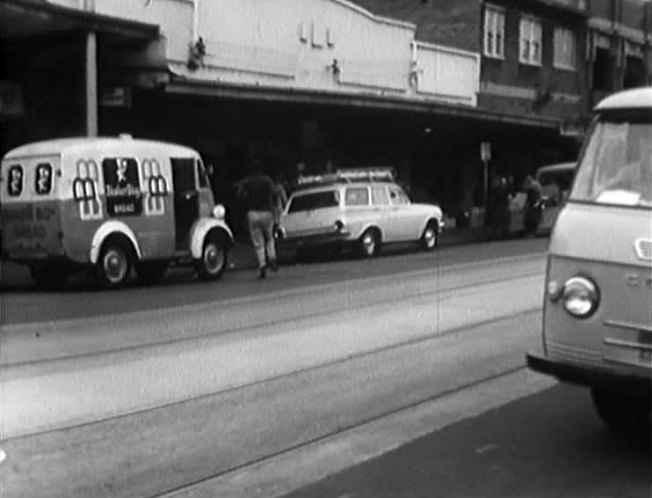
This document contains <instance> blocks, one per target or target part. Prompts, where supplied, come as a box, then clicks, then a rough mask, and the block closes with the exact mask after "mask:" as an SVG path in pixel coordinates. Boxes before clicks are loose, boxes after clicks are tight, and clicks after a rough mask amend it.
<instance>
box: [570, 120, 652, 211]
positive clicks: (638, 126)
mask: <svg viewBox="0 0 652 498" xmlns="http://www.w3.org/2000/svg"><path fill="white" fill-rule="evenodd" d="M571 199H572V200H576V201H582V202H591V203H597V204H615V205H619V206H635V207H648V208H650V207H652V116H651V115H650V112H649V111H641V112H632V111H628V112H621V113H613V114H612V115H610V114H604V115H602V116H601V118H600V119H599V120H598V121H597V123H596V124H595V126H594V127H593V130H592V133H591V136H590V138H589V141H588V144H587V147H586V150H585V152H584V156H583V158H582V160H581V163H580V166H579V170H578V173H577V179H576V180H575V184H574V186H573V191H572V192H571Z"/></svg>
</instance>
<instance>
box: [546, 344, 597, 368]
mask: <svg viewBox="0 0 652 498" xmlns="http://www.w3.org/2000/svg"><path fill="white" fill-rule="evenodd" d="M546 349H547V353H548V356H549V357H551V358H557V359H565V360H572V361H576V362H581V363H590V364H593V365H599V364H601V363H602V356H601V354H600V353H599V352H597V351H591V350H587V349H583V348H578V347H576V346H570V345H568V344H562V343H560V342H555V341H548V342H546Z"/></svg>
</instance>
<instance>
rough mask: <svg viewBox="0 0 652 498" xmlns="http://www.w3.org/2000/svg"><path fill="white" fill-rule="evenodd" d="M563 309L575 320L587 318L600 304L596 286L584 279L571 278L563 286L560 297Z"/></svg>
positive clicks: (578, 277)
mask: <svg viewBox="0 0 652 498" xmlns="http://www.w3.org/2000/svg"><path fill="white" fill-rule="evenodd" d="M561 299H562V302H563V304H564V309H565V310H566V312H567V313H568V314H569V315H571V316H574V317H575V318H588V317H590V316H591V315H592V314H593V313H595V310H596V309H598V304H599V303H600V292H599V290H598V286H597V285H596V284H595V282H593V281H592V280H590V279H589V278H586V277H580V276H576V277H572V278H569V279H568V280H567V281H566V283H565V284H564V288H563V290H562V295H561Z"/></svg>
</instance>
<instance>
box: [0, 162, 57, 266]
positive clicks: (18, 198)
mask: <svg viewBox="0 0 652 498" xmlns="http://www.w3.org/2000/svg"><path fill="white" fill-rule="evenodd" d="M60 168H61V158H60V156H58V155H51V156H30V157H20V158H10V159H5V160H4V161H3V163H2V167H1V173H0V204H1V206H2V211H1V215H0V219H1V220H2V248H3V252H4V253H6V254H9V256H10V257H12V258H13V259H16V260H20V259H22V258H29V259H34V258H46V257H49V256H58V255H63V243H62V242H63V241H62V233H61V212H60V210H61V200H60V198H59V189H60V185H59V182H60V176H59V171H60Z"/></svg>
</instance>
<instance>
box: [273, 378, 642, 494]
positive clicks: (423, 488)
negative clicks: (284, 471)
mask: <svg viewBox="0 0 652 498" xmlns="http://www.w3.org/2000/svg"><path fill="white" fill-rule="evenodd" d="M651 495H652V451H651V441H650V438H649V437H647V438H646V437H645V435H641V437H640V439H635V438H626V437H618V436H615V435H614V434H612V433H610V432H609V431H607V430H606V428H605V427H604V425H603V424H602V423H601V421H600V420H598V418H597V416H596V415H595V413H594V411H593V407H592V405H591V402H590V400H589V396H588V394H587V390H586V389H583V388H579V387H574V386H567V385H558V386H556V387H553V388H550V389H546V390H545V391H543V392H541V393H539V394H535V395H531V396H527V397H524V398H522V399H519V400H518V401H514V402H511V403H509V404H507V405H505V406H502V407H500V408H497V409H494V410H491V411H489V412H487V413H485V414H483V415H480V416H477V417H471V418H468V419H466V420H463V421H461V422H458V423H455V424H452V425H450V426H448V427H446V428H444V429H442V430H440V431H437V432H433V433H431V434H428V435H426V436H423V437H421V438H419V439H418V440H415V441H414V442H411V443H409V444H406V445H404V446H402V447H400V448H398V449H396V450H393V451H391V452H389V453H386V454H384V455H382V456H380V457H377V458H375V459H373V460H370V461H368V462H365V463H363V464H360V465H357V466H355V467H352V468H350V469H347V470H344V471H342V472H340V473H338V474H335V475H333V476H330V477H328V478H325V479H324V480H323V481H321V482H319V483H317V484H313V485H311V486H306V487H304V488H302V489H300V490H298V491H295V492H294V493H290V494H288V495H286V497H285V498H345V497H346V498H366V497H368V498H408V497H409V498H431V497H437V498H460V497H469V498H470V497H474V498H475V497H477V498H499V497H500V498H512V497H513V498H522V497H536V498H582V497H591V498H648V497H649V496H651Z"/></svg>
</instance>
